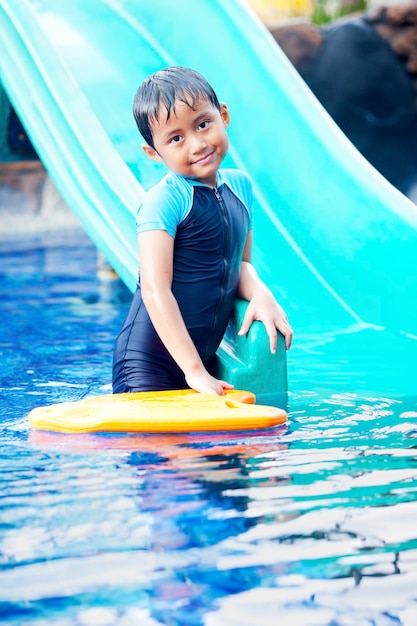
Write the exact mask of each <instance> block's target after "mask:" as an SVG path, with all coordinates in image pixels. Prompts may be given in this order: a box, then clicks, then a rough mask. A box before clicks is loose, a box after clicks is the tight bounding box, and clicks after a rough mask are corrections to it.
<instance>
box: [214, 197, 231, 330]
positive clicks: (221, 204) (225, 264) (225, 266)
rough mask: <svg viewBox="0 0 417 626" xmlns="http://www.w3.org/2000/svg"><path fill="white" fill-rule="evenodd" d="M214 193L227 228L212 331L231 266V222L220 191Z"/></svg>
mask: <svg viewBox="0 0 417 626" xmlns="http://www.w3.org/2000/svg"><path fill="white" fill-rule="evenodd" d="M213 192H214V196H215V198H216V200H217V203H218V205H219V207H220V210H221V213H222V217H223V221H224V226H225V236H224V243H223V277H222V282H221V285H220V298H219V302H218V304H217V307H216V313H215V315H214V318H213V324H212V329H214V328H215V327H216V323H217V319H218V314H219V311H220V310H221V306H222V304H223V301H224V285H225V282H226V275H227V270H228V266H229V262H228V259H227V252H228V249H229V241H230V226H229V221H228V219H227V211H226V207H225V204H224V201H223V198H222V196H221V194H220V193H219V191H218V189H213Z"/></svg>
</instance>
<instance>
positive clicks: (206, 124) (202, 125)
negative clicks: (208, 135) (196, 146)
mask: <svg viewBox="0 0 417 626" xmlns="http://www.w3.org/2000/svg"><path fill="white" fill-rule="evenodd" d="M208 125H209V121H208V120H204V122H200V124H199V125H198V127H199V128H200V129H201V130H204V129H205V128H207V126H208Z"/></svg>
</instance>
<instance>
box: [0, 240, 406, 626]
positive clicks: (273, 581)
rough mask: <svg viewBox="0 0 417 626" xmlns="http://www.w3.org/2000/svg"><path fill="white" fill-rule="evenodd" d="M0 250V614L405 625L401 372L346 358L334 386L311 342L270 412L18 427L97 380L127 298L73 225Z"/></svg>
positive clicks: (55, 619)
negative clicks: (36, 410)
mask: <svg viewBox="0 0 417 626" xmlns="http://www.w3.org/2000/svg"><path fill="white" fill-rule="evenodd" d="M51 239H53V240H51ZM0 256H1V266H0V273H1V302H0V327H1V329H2V330H1V335H0V353H1V360H0V387H1V394H0V414H1V422H0V429H1V430H0V438H1V460H0V496H1V499H0V621H1V624H4V625H19V626H20V625H23V626H26V625H27V626H29V625H30V626H35V625H37V626H40V625H47V624H48V625H53V626H107V625H109V626H113V625H120V626H130V625H132V626H138V625H139V626H142V625H143V626H157V625H175V626H177V625H178V626H182V625H190V626H191V625H192V626H199V625H206V626H229V625H230V626H235V625H236V626H270V625H271V626H272V625H273V626H275V625H276V624H278V623H279V624H283V625H284V626H287V625H291V626H371V625H377V626H388V625H398V624H403V625H406V626H415V624H417V522H416V520H417V408H416V397H415V396H413V395H411V394H410V393H408V391H407V394H399V395H398V394H397V395H396V394H395V393H394V392H393V389H394V387H395V384H396V377H397V378H398V380H397V382H398V381H399V380H400V379H401V381H402V380H405V378H404V376H405V370H406V369H407V371H408V369H409V368H404V371H399V372H397V371H394V372H392V375H391V376H390V377H389V381H391V382H392V381H393V382H392V385H393V389H391V388H390V387H389V381H388V378H387V384H386V385H385V384H384V385H383V387H384V389H385V393H382V391H381V390H380V389H377V388H376V385H374V384H373V381H372V380H369V379H367V380H365V378H364V377H363V376H362V374H361V370H360V367H361V366H360V363H362V361H361V360H360V359H359V360H358V362H357V369H356V370H352V371H350V379H351V385H350V387H349V388H347V385H346V380H345V378H346V371H347V369H346V368H345V369H344V370H343V371H342V370H340V371H338V370H337V365H335V363H336V361H335V360H334V361H332V359H331V350H330V351H329V360H328V363H330V365H329V368H328V370H327V371H326V372H323V371H318V370H317V363H318V361H316V360H315V359H316V356H317V353H318V352H320V350H322V349H323V347H322V346H321V348H320V349H319V348H318V347H317V345H316V346H315V348H314V347H313V344H314V341H313V339H312V338H310V343H308V342H306V343H305V344H304V353H303V352H302V349H301V348H302V346H301V347H299V348H297V346H296V345H295V347H294V350H293V351H291V353H290V355H289V371H290V390H291V392H290V394H289V401H288V410H289V422H288V424H287V425H285V426H283V427H279V428H276V429H271V430H265V431H263V432H261V431H259V432H253V433H233V434H210V435H203V434H200V435H134V434H127V435H105V434H94V435H93V434H92V435H60V434H54V433H47V432H41V431H31V430H30V429H29V427H28V424H27V419H26V416H27V413H28V412H29V411H30V409H32V408H33V407H34V406H38V405H44V404H50V403H54V402H58V401H62V400H69V399H71V400H77V399H80V398H83V397H85V396H87V395H93V394H99V393H108V392H109V391H110V379H111V356H112V348H113V341H114V337H115V335H116V333H117V332H118V329H119V327H120V325H121V322H122V319H123V317H124V314H125V312H126V310H127V307H128V303H129V298H130V295H129V294H128V293H127V291H126V289H125V288H124V287H123V285H121V284H120V283H119V282H118V281H117V280H110V279H103V278H99V277H98V276H97V271H96V264H97V257H96V252H95V249H94V247H93V246H92V244H91V243H90V241H89V240H88V239H87V237H86V236H83V235H80V233H79V232H77V233H75V234H74V236H73V237H71V236H69V235H68V234H66V235H65V237H64V238H63V239H61V240H60V239H59V238H58V237H56V236H54V237H53V238H51V237H49V238H45V237H39V238H38V239H34V240H32V241H28V240H27V239H26V240H25V241H19V240H15V241H12V240H9V241H8V242H7V243H5V242H3V243H0ZM353 336H355V337H356V335H354V333H353V334H352V337H353ZM359 342H360V340H358V341H357V343H359ZM300 343H302V342H300ZM330 343H331V342H330ZM306 345H308V346H309V350H308V355H307V352H306V350H305V346H306ZM396 349H399V348H398V347H397V348H396ZM335 359H336V357H335ZM321 362H323V360H322V361H321ZM379 365H380V367H381V368H382V367H383V365H384V364H383V363H382V364H381V363H380V362H379ZM385 366H386V364H385ZM310 368H311V369H310ZM331 368H333V370H332V369H331ZM343 372H344V373H343ZM314 376H315V377H316V383H311V379H312V378H314ZM324 379H326V386H325V385H324V382H323V381H324ZM309 380H310V383H309ZM410 381H411V378H410V376H409V379H408V382H410ZM408 382H407V385H406V386H405V387H404V389H405V388H407V390H408V387H411V384H410V385H409V384H408ZM411 382H412V381H411ZM397 388H398V387H397ZM401 389H402V388H401Z"/></svg>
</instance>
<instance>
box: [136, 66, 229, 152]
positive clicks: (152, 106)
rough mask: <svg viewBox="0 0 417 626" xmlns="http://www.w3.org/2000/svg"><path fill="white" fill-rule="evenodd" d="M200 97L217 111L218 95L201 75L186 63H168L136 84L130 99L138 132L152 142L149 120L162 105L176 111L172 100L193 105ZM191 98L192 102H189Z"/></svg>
mask: <svg viewBox="0 0 417 626" xmlns="http://www.w3.org/2000/svg"><path fill="white" fill-rule="evenodd" d="M199 98H205V99H207V100H208V101H209V102H211V104H212V105H213V106H214V107H216V109H218V110H219V111H220V103H219V101H218V99H217V96H216V94H215V92H214V90H213V88H212V87H211V85H210V84H209V83H208V82H207V81H206V79H205V78H204V76H202V75H201V74H199V73H198V72H196V71H195V70H192V69H189V68H187V67H179V66H173V67H167V68H165V69H163V70H160V71H159V72H155V74H152V75H151V76H149V77H148V78H147V79H146V80H145V81H144V82H143V83H142V84H141V85H140V87H139V89H138V90H137V92H136V94H135V98H134V100H133V115H134V117H135V120H136V124H137V125H138V128H139V132H140V134H141V135H142V137H143V138H144V140H145V141H146V143H147V144H149V145H150V146H152V148H155V146H154V144H153V137H152V130H151V123H152V122H153V121H158V115H159V112H160V107H161V105H162V106H164V107H165V108H166V110H167V120H168V119H169V117H170V115H171V111H174V113H175V102H176V101H178V100H179V101H181V102H185V103H186V104H189V105H190V106H191V108H192V107H194V106H195V104H196V102H197V100H198V99H199ZM190 101H191V102H190Z"/></svg>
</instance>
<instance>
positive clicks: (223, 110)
mask: <svg viewBox="0 0 417 626" xmlns="http://www.w3.org/2000/svg"><path fill="white" fill-rule="evenodd" d="M220 115H221V117H222V120H223V124H224V127H225V128H227V127H228V126H229V124H230V113H229V109H228V108H227V104H225V103H224V102H221V103H220Z"/></svg>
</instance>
